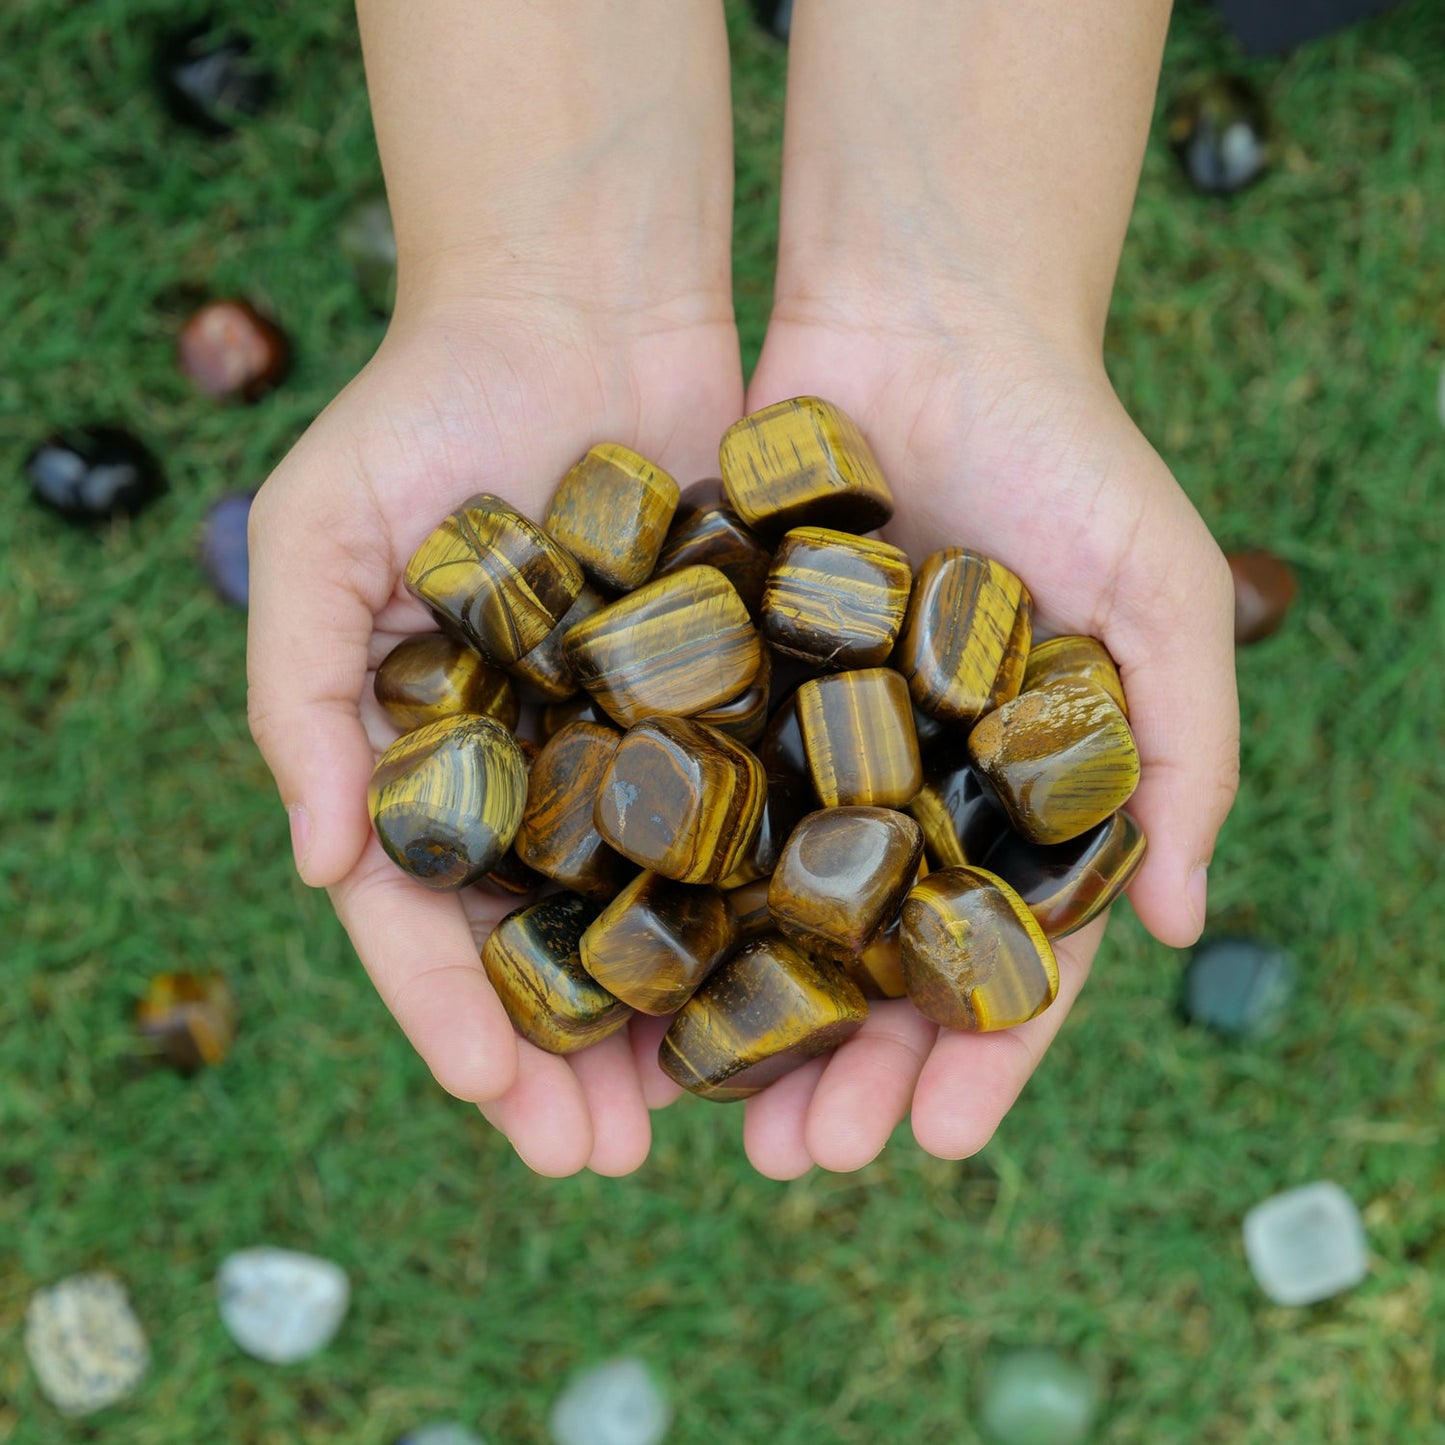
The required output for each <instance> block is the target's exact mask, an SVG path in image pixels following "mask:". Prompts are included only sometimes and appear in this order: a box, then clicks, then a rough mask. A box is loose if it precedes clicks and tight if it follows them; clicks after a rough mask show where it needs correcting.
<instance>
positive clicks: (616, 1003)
mask: <svg viewBox="0 0 1445 1445" xmlns="http://www.w3.org/2000/svg"><path fill="white" fill-rule="evenodd" d="M596 916H597V906H596V904H593V903H589V902H588V901H587V900H586V899H585V898H579V897H577V895H576V894H574V893H556V894H553V896H552V897H551V898H544V899H542V901H541V902H540V903H533V904H530V905H529V906H527V907H526V908H518V909H516V910H515V911H514V912H512V913H509V914H508V915H507V916H506V917H505V918H504V919H502V921H501V922H500V923H499V924H498V925H497V926H496V927H495V928H494V929H493V930H492V932H491V934H490V936H489V937H488V939H487V941H486V943H485V944H483V946H482V967H483V968H484V969H486V972H487V977H488V978H489V979H490V980H491V984H492V987H493V988H494V989H496V991H497V997H498V998H499V999H500V1000H501V1003H502V1007H503V1008H504V1009H506V1011H507V1017H508V1018H510V1019H511V1020H512V1024H513V1027H515V1028H516V1030H517V1032H518V1033H519V1034H521V1035H522V1037H523V1038H525V1039H530V1040H531V1042H532V1043H534V1044H536V1045H537V1047H538V1048H539V1049H546V1050H547V1052H548V1053H549V1054H571V1053H576V1051H577V1050H578V1049H585V1048H586V1047H587V1046H588V1045H589V1044H595V1043H597V1042H598V1041H599V1040H600V1039H605V1038H606V1037H607V1036H608V1035H609V1034H615V1033H616V1032H617V1031H618V1029H620V1028H623V1027H624V1026H625V1025H626V1023H627V1020H628V1019H629V1018H630V1017H631V1016H632V1010H631V1009H629V1008H628V1007H627V1005H626V1004H625V1003H623V1002H622V1001H621V1000H620V999H618V998H614V997H613V996H612V995H611V994H610V993H608V991H607V990H606V989H605V988H603V987H602V985H601V984H600V983H598V982H597V981H596V979H594V978H593V977H592V975H591V974H589V973H588V972H587V970H586V969H585V968H583V966H582V957H581V953H580V945H581V942H582V935H583V934H584V933H585V932H586V930H587V928H588V927H589V925H590V924H591V923H592V921H593V919H594V918H596Z"/></svg>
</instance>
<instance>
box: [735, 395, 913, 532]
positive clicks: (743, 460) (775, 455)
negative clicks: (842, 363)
mask: <svg viewBox="0 0 1445 1445" xmlns="http://www.w3.org/2000/svg"><path fill="white" fill-rule="evenodd" d="M718 457H719V462H720V465H721V467H722V479H723V487H724V488H725V489H726V491H727V497H728V501H729V502H731V503H732V506H733V510H734V511H736V512H737V514H738V516H739V517H741V518H742V520H743V521H744V522H745V523H746V524H747V525H748V526H749V527H751V528H753V529H754V530H755V531H759V532H761V533H763V535H765V536H768V537H773V536H777V535H778V534H779V533H782V532H786V531H788V530H789V529H790V528H792V527H803V526H819V527H834V528H836V529H837V530H838V531H840V532H871V531H872V530H873V529H874V528H875V527H881V526H882V525H883V524H884V523H885V522H886V521H888V519H889V518H890V517H891V516H892V515H893V493H892V491H890V490H889V486H888V481H887V479H886V478H885V477H884V475H883V473H882V472H881V471H880V470H879V467H878V463H877V461H876V460H875V459H874V456H873V453H872V451H871V450H870V449H869V447H868V443H867V442H866V441H865V440H864V439H863V433H862V432H861V431H859V429H858V426H857V424H856V423H855V422H854V421H853V419H852V418H851V417H849V416H847V415H846V414H845V413H844V412H842V411H841V410H840V409H839V408H838V407H836V406H834V405H833V404H832V403H831V402H827V401H823V400H821V399H820V398H818V397H816V396H800V397H795V398H794V399H793V400H791V401H780V402H778V403H776V404H775V405H773V406H768V407H764V408H763V409H762V410H761V411H755V412H753V413H752V415H751V416H745V417H744V418H743V419H742V420H741V421H738V422H734V423H733V425H732V426H730V427H729V428H728V429H727V431H726V432H725V433H724V435H723V439H722V445H721V447H720V448H719V453H718Z"/></svg>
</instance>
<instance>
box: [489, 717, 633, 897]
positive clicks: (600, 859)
mask: <svg viewBox="0 0 1445 1445" xmlns="http://www.w3.org/2000/svg"><path fill="white" fill-rule="evenodd" d="M621 741H622V734H621V733H620V732H618V731H617V729H616V728H614V727H611V726H609V725H607V724H604V723H593V722H575V723H569V724H568V725H567V726H566V727H564V728H562V729H561V730H560V731H559V732H556V733H554V734H553V735H552V736H551V737H550V738H548V739H547V741H546V743H545V744H544V745H543V748H542V751H541V752H540V753H539V754H538V755H537V758H536V760H535V761H534V762H533V764H532V770H531V777H530V779H529V780H528V784H527V806H526V809H525V810H524V812H523V814H522V823H521V826H520V827H519V828H518V829H517V841H516V850H517V856H518V858H520V859H521V860H522V862H523V863H525V864H526V865H527V866H528V867H529V868H535V869H536V870H537V872H538V873H541V874H543V875H544V876H546V877H548V878H550V879H552V880H553V882H555V883H560V884H561V885H562V886H563V887H564V888H570V889H571V890H572V891H573V892H574V893H581V894H583V895H584V896H586V897H588V898H594V899H598V900H600V901H602V902H606V901H607V900H608V899H611V898H615V897H616V896H617V894H618V893H619V892H620V891H621V889H622V887H623V886H624V885H625V884H626V883H627V882H628V880H629V879H631V878H632V876H633V874H634V873H635V872H636V871H637V870H636V868H635V867H634V866H633V865H632V864H631V863H630V862H629V861H628V860H627V859H626V858H624V857H622V855H621V854H619V853H617V852H616V851H614V850H613V849H612V848H611V847H609V846H608V843H607V840H606V839H605V838H603V836H602V834H601V833H599V832H598V831H597V827H596V824H595V823H594V822H593V809H594V807H595V805H596V801H597V796H598V793H599V792H600V791H601V789H602V785H603V782H604V780H605V779H606V777H607V770H608V768H609V766H610V765H611V762H612V757H613V754H614V753H616V751H617V745H618V743H620V742H621Z"/></svg>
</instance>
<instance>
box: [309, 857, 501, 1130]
mask: <svg viewBox="0 0 1445 1445" xmlns="http://www.w3.org/2000/svg"><path fill="white" fill-rule="evenodd" d="M331 898H332V902H333V903H334V904H335V905H336V913H337V916H338V917H339V918H340V919H341V922H342V923H343V925H344V926H345V928H346V931H347V933H348V934H349V935H350V937H351V942H352V944H353V946H354V947H355V949H356V952H357V955H358V956H359V957H360V959H361V962H362V964H363V965H364V966H365V968H366V971H367V973H368V974H370V975H371V981H372V983H374V984H375V985H376V991H377V993H379V994H380V995H381V1000H382V1002H383V1003H384V1004H385V1005H386V1006H387V1008H388V1009H390V1010H391V1013H392V1016H393V1017H394V1018H395V1019H396V1021H397V1023H399V1024H400V1025H401V1028H402V1031H403V1032H404V1033H405V1034H406V1036H407V1038H409V1039H410V1040H411V1043H412V1047H413V1048H415V1049H416V1051H417V1053H419V1054H420V1055H421V1056H422V1058H423V1059H424V1060H425V1061H426V1064H427V1067H428V1068H430V1069H431V1071H432V1073H433V1075H434V1076H435V1077H436V1081H437V1082H438V1083H439V1084H440V1085H441V1086H442V1088H444V1089H445V1090H446V1091H447V1092H448V1093H449V1094H454V1095H455V1096H456V1097H457V1098H459V1099H466V1100H468V1101H470V1102H472V1103H479V1102H481V1101H483V1100H486V1099H495V1098H497V1097H499V1096H500V1095H502V1094H503V1093H505V1092H506V1091H507V1090H508V1089H510V1088H511V1087H512V1085H513V1082H514V1080H515V1078H516V1072H517V1044H516V1036H515V1034H514V1033H513V1031H512V1024H511V1021H510V1020H509V1019H508V1018H507V1015H506V1012H505V1010H504V1009H503V1008H502V1005H501V1003H500V1002H499V1001H498V999H497V995H496V993H495V992H494V991H493V989H492V986H491V984H490V983H489V982H488V981H487V976H486V973H485V972H484V971H483V969H482V963H481V959H480V957H479V956H478V953H477V946H476V942H475V940H474V938H473V934H472V930H471V927H470V926H469V925H468V922H467V918H466V915H465V914H464V912H463V911H462V906H461V904H460V903H459V901H458V899H457V897H456V895H455V894H450V893H432V892H429V891H428V890H427V889H425V888H423V887H421V886H420V884H418V883H415V882H413V881H412V880H411V879H410V878H408V877H406V875H405V874H403V873H400V872H399V871H398V870H397V868H396V865H395V864H394V863H392V861H391V860H390V859H389V858H388V857H387V856H386V854H385V853H383V852H382V850H381V844H380V843H377V842H375V841H373V842H372V843H371V844H370V845H369V847H368V849H367V851H366V853H365V854H364V855H363V857H362V860H361V862H360V863H359V864H358V865H357V866H356V868H355V869H354V870H353V871H352V873H351V874H350V875H348V877H347V878H346V879H345V880H343V882H341V883H339V884H337V885H336V887H334V888H333V889H332V890H331Z"/></svg>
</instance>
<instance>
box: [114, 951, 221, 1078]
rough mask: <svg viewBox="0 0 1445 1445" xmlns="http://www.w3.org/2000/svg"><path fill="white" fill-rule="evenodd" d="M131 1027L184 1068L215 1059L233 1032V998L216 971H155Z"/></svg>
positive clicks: (205, 1065)
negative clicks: (133, 1024)
mask: <svg viewBox="0 0 1445 1445" xmlns="http://www.w3.org/2000/svg"><path fill="white" fill-rule="evenodd" d="M135 1026H136V1032H137V1033H139V1035H140V1036H141V1038H142V1039H143V1040H144V1042H145V1044H146V1046H147V1048H148V1049H150V1051H151V1052H152V1054H153V1055H154V1056H155V1057H156V1058H157V1059H160V1060H163V1061H164V1062H166V1063H168V1064H170V1066H171V1067H172V1068H174V1069H177V1070H179V1071H180V1072H181V1073H183V1074H192V1073H195V1072H196V1071H197V1070H198V1069H203V1068H208V1067H211V1066H213V1065H215V1064H219V1063H220V1062H221V1061H222V1060H223V1059H224V1058H225V1057H226V1055H227V1054H228V1053H229V1052H230V1048H231V1043H232V1041H233V1040H234V1039H235V1037H236V998H235V995H234V994H233V993H232V992H231V988H230V985H229V984H228V983H227V982H226V980H225V978H224V976H223V975H221V974H219V973H187V972H180V973H157V974H153V975H152V976H151V978H150V980H149V982H148V983H147V984H146V991H145V993H144V994H143V995H142V996H141V1000H140V1002H139V1003H138V1004H137V1005H136V1011H135Z"/></svg>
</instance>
